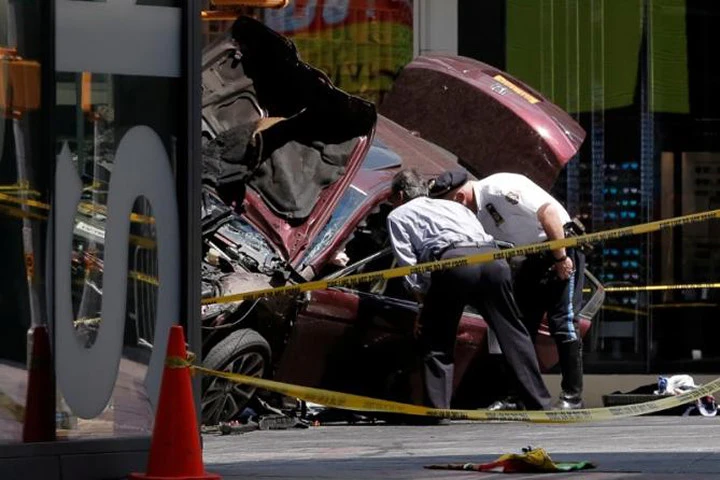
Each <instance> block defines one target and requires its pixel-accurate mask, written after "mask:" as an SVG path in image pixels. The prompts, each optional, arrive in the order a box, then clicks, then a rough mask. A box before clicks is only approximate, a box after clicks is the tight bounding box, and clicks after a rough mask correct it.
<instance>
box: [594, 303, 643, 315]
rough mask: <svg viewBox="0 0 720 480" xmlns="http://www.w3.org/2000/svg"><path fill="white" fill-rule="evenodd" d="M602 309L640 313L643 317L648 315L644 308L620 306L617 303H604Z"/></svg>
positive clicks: (630, 313)
mask: <svg viewBox="0 0 720 480" xmlns="http://www.w3.org/2000/svg"><path fill="white" fill-rule="evenodd" d="M600 308H601V309H602V310H609V311H611V312H620V313H627V314H629V315H639V316H641V317H647V316H648V314H647V312H643V311H642V310H638V309H636V308H630V307H620V306H617V305H603V306H601V307H600Z"/></svg>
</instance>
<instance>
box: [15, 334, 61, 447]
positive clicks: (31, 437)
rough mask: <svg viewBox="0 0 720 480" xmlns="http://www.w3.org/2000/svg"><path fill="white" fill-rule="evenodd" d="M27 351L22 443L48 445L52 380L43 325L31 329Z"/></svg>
mask: <svg viewBox="0 0 720 480" xmlns="http://www.w3.org/2000/svg"><path fill="white" fill-rule="evenodd" d="M30 348H31V351H30V365H29V369H28V383H27V398H26V400H25V420H24V421H23V442H26V443H30V442H51V441H53V440H55V391H54V389H55V378H54V375H53V366H52V354H51V353H50V337H49V335H48V330H47V327H46V326H45V325H39V326H37V327H35V328H33V330H32V347H30Z"/></svg>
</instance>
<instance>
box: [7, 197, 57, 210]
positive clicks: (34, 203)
mask: <svg viewBox="0 0 720 480" xmlns="http://www.w3.org/2000/svg"><path fill="white" fill-rule="evenodd" d="M0 200H3V201H5V202H10V203H15V204H17V205H27V206H29V207H35V208H40V209H42V210H50V205H48V204H47V203H43V202H38V201H37V200H31V199H29V198H19V197H16V196H14V195H9V194H7V193H0Z"/></svg>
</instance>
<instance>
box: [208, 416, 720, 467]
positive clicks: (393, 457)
mask: <svg viewBox="0 0 720 480" xmlns="http://www.w3.org/2000/svg"><path fill="white" fill-rule="evenodd" d="M528 445H532V446H535V447H543V448H545V449H546V450H547V451H548V452H549V453H550V454H551V456H552V457H553V459H556V460H559V461H580V460H588V461H591V462H593V463H595V464H596V466H597V467H598V468H596V469H595V470H586V471H581V472H573V473H563V474H545V475H542V477H541V478H543V479H555V478H570V477H572V478H578V479H585V478H587V479H591V480H593V479H597V480H600V479H603V480H605V479H607V480H609V479H613V480H614V479H622V478H628V479H650V478H652V479H660V480H663V479H668V480H669V479H680V478H683V479H696V478H697V479H699V478H720V418H702V417H689V418H688V417H686V418H683V417H642V418H634V419H628V420H618V421H614V422H605V423H595V424H576V425H531V424H517V423H466V422H463V423H453V424H452V425H450V426H436V427H398V426H383V425H367V426H364V425H354V426H347V425H343V426H327V427H314V428H310V429H306V430H302V429H296V430H285V431H258V432H251V433H247V434H243V435H238V436H206V437H205V462H206V465H207V469H208V471H211V472H215V473H219V474H222V475H223V477H224V478H226V479H240V478H268V479H270V478H272V479H274V480H280V479H305V478H321V479H367V478H389V479H416V478H432V479H463V478H517V479H519V478H539V477H538V476H537V474H515V475H512V476H510V477H508V476H507V475H506V474H486V473H478V472H461V471H440V470H427V469H425V468H423V467H424V466H426V465H430V464H445V463H464V462H473V463H480V462H486V461H491V460H494V459H495V458H497V457H498V456H499V455H501V454H503V453H509V452H519V451H520V449H521V448H522V447H525V446H528Z"/></svg>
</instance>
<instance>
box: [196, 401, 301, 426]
mask: <svg viewBox="0 0 720 480" xmlns="http://www.w3.org/2000/svg"><path fill="white" fill-rule="evenodd" d="M253 401H254V403H255V404H256V405H255V407H254V408H253V407H245V409H244V410H243V411H242V413H241V414H240V416H239V417H238V418H237V420H233V421H231V422H221V423H219V424H218V425H203V427H202V430H201V431H202V433H203V434H205V435H213V434H214V435H240V434H243V433H248V432H254V431H256V430H288V429H291V428H309V427H310V423H309V422H308V421H306V420H304V419H302V418H298V417H297V416H294V415H292V414H286V413H285V412H283V411H282V410H280V409H277V408H275V407H273V406H272V405H270V404H269V403H267V402H266V401H264V400H263V399H261V398H259V397H256V398H255V399H253Z"/></svg>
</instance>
